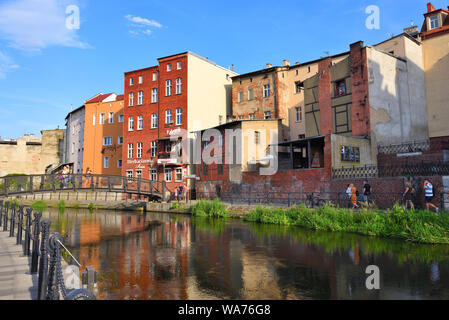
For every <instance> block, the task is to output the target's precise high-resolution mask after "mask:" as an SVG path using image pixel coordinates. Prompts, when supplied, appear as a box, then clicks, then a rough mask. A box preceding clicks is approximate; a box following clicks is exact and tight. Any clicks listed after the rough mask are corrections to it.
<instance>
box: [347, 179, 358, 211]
mask: <svg viewBox="0 0 449 320" xmlns="http://www.w3.org/2000/svg"><path fill="white" fill-rule="evenodd" d="M349 188H351V204H352V208H353V209H357V208H359V205H358V204H357V188H356V187H355V186H354V184H352V183H351V184H350V185H349Z"/></svg>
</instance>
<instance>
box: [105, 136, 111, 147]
mask: <svg viewBox="0 0 449 320" xmlns="http://www.w3.org/2000/svg"><path fill="white" fill-rule="evenodd" d="M103 145H104V146H112V137H103Z"/></svg>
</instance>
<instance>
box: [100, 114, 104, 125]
mask: <svg viewBox="0 0 449 320" xmlns="http://www.w3.org/2000/svg"><path fill="white" fill-rule="evenodd" d="M104 119H105V114H104V113H100V124H104Z"/></svg>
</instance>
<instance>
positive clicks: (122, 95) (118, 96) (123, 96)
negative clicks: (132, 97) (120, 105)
mask: <svg viewBox="0 0 449 320" xmlns="http://www.w3.org/2000/svg"><path fill="white" fill-rule="evenodd" d="M124 99H125V95H124V94H119V95H117V98H116V99H115V100H116V101H121V100H124Z"/></svg>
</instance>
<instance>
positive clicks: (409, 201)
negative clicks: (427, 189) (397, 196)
mask: <svg viewBox="0 0 449 320" xmlns="http://www.w3.org/2000/svg"><path fill="white" fill-rule="evenodd" d="M415 193H416V190H415V188H413V186H412V183H411V182H410V181H408V182H407V184H406V185H405V191H404V194H403V195H402V198H403V199H404V201H405V203H404V209H405V210H407V209H408V207H410V208H411V209H412V210H415V205H414V204H413V197H414V196H415Z"/></svg>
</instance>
